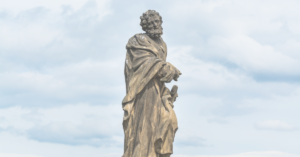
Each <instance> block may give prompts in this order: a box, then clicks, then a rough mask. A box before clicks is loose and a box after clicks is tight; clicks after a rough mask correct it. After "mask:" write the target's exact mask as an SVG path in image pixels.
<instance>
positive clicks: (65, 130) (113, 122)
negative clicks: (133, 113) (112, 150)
mask: <svg viewBox="0 0 300 157" xmlns="http://www.w3.org/2000/svg"><path fill="white" fill-rule="evenodd" d="M122 113H123V112H122V109H121V107H120V106H119V105H107V106H90V105H87V104H78V105H68V106H63V107H59V108H45V109H22V108H20V107H13V108H7V109H0V115H1V116H2V122H1V124H0V127H1V128H2V129H3V131H12V132H15V133H17V134H19V135H25V136H28V137H29V138H30V139H34V140H37V141H42V142H52V143H62V144H70V145H91V146H101V145H105V146H109V145H112V144H113V145H120V144H122V141H123V140H120V138H121V139H123V138H122V126H121V122H120V121H121V120H122V117H123V115H122Z"/></svg>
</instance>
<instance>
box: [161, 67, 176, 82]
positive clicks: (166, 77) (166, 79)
mask: <svg viewBox="0 0 300 157" xmlns="http://www.w3.org/2000/svg"><path fill="white" fill-rule="evenodd" d="M173 76H174V71H171V70H169V71H167V73H166V74H165V75H164V77H163V78H161V79H160V81H162V82H166V83H170V82H171V81H172V79H173Z"/></svg>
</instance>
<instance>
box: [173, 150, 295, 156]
mask: <svg viewBox="0 0 300 157" xmlns="http://www.w3.org/2000/svg"><path fill="white" fill-rule="evenodd" d="M173 156H174V157H300V156H299V155H295V154H289V153H284V152H279V151H265V152H247V153H240V154H234V155H173Z"/></svg>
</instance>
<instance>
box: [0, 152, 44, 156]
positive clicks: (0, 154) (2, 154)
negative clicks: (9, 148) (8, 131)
mask: <svg viewBox="0 0 300 157" xmlns="http://www.w3.org/2000/svg"><path fill="white" fill-rule="evenodd" d="M0 157H43V156H38V155H26V154H8V153H0Z"/></svg>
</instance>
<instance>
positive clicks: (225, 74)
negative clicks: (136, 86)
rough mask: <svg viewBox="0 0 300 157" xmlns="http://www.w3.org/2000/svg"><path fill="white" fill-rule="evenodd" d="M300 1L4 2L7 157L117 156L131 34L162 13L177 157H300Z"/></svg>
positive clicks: (1, 111)
mask: <svg viewBox="0 0 300 157" xmlns="http://www.w3.org/2000/svg"><path fill="white" fill-rule="evenodd" d="M299 6H300V1H298V0H285V1H282V0H251V1H249V0H164V1H162V0H143V1H138V0H126V1H124V0H51V1H50V0H26V1H23V0H0V157H71V156H72V157H87V156H88V157H120V156H121V155H122V153H123V140H124V134H123V128H122V118H123V110H122V107H121V102H122V99H123V97H124V96H125V94H126V91H125V80H124V71H123V70H124V61H125V54H126V49H125V46H126V44H127V42H128V39H129V38H130V37H132V36H133V35H135V34H137V33H143V31H142V29H141V27H140V25H139V22H140V18H139V17H140V16H141V15H142V13H143V12H145V11H147V10H148V9H152V10H156V11H158V12H159V13H160V15H161V16H162V19H163V29H164V34H163V36H162V38H163V39H164V41H165V42H166V43H167V46H168V58H167V61H168V62H170V63H172V64H173V65H174V66H176V67H177V68H178V69H179V70H180V71H181V72H182V75H181V76H180V78H179V79H178V82H171V83H169V84H167V86H168V87H172V85H174V84H176V85H178V86H179V89H178V94H179V97H178V98H177V101H176V102H175V103H174V105H175V107H174V110H175V112H176V114H177V119H178V125H179V130H178V132H177V133H176V136H175V141H174V155H172V156H173V157H300V149H299V148H300V142H299V141H300V114H299V111H300V103H299V102H300V10H299Z"/></svg>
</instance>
